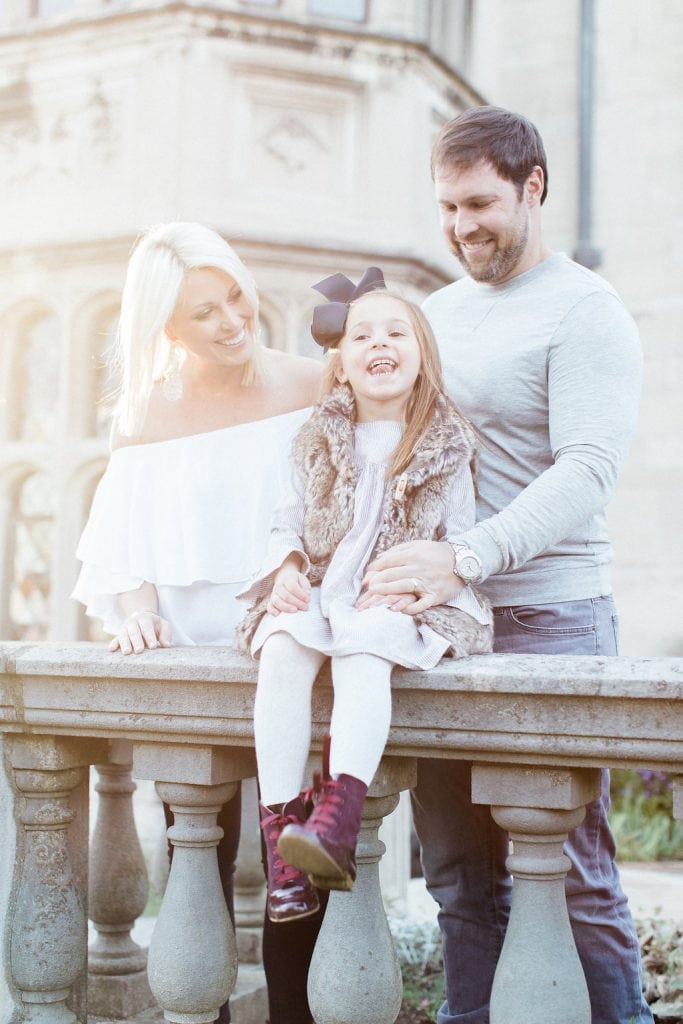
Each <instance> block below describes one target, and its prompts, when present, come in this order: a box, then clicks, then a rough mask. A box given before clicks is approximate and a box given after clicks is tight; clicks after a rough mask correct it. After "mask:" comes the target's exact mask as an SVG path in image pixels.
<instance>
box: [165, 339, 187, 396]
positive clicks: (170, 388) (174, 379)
mask: <svg viewBox="0 0 683 1024" xmlns="http://www.w3.org/2000/svg"><path fill="white" fill-rule="evenodd" d="M182 365H183V361H182V359H181V356H180V346H179V345H172V346H171V354H170V356H169V357H168V363H167V364H166V370H165V372H164V375H163V377H162V378H161V390H162V392H163V395H164V398H165V399H166V401H167V402H177V401H178V399H179V398H182V397H183V379H182V377H181V376H180V367H181V366H182Z"/></svg>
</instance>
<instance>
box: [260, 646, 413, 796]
mask: <svg viewBox="0 0 683 1024" xmlns="http://www.w3.org/2000/svg"><path fill="white" fill-rule="evenodd" d="M326 657H327V655H325V654H321V653H320V651H314V650H312V649H311V648H310V647H303V646H302V645H301V644H300V643H299V642H298V641H297V640H295V639H294V637H292V636H290V635H289V633H272V634H271V635H270V636H269V637H268V639H267V640H266V641H265V643H264V645H263V647H262V649H261V662H260V667H259V676H258V687H257V689H256V701H255V704H254V735H255V738H256V759H257V761H258V776H259V785H260V787H261V801H262V803H264V804H267V805H268V806H271V805H272V804H282V803H286V802H287V801H288V800H292V799H293V798H294V797H295V796H297V794H298V793H299V792H300V791H301V788H302V785H303V777H304V769H305V767H306V760H307V758H308V752H309V747H310V744H311V690H312V688H313V683H314V681H315V677H316V676H317V674H318V672H319V670H320V667H321V665H322V664H323V662H324V661H325V658H326ZM331 661H332V683H333V686H334V707H333V710H332V722H331V725H330V733H331V735H332V742H331V746H330V774H331V775H332V776H333V777H334V776H336V775H342V774H345V775H353V776H354V777H355V778H357V779H361V780H362V781H363V782H364V783H365V784H366V785H368V786H369V785H370V783H371V781H372V778H373V776H374V774H375V772H376V771H377V766H378V765H379V762H380V759H381V757H382V753H383V751H384V747H385V744H386V742H387V737H388V735H389V726H390V725H391V670H392V668H393V664H392V663H391V662H390V661H386V660H385V659H384V658H378V657H377V656H376V655H374V654H348V655H345V656H343V657H332V659H331Z"/></svg>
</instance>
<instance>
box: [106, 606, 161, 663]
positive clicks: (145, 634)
mask: <svg viewBox="0 0 683 1024" xmlns="http://www.w3.org/2000/svg"><path fill="white" fill-rule="evenodd" d="M172 642H173V634H172V630H171V624H170V622H167V621H166V619H162V617H161V615H159V613H158V612H153V611H151V610H150V609H143V610H142V611H139V612H133V613H132V614H131V615H129V616H128V618H127V619H124V621H123V623H122V625H121V629H120V630H119V632H118V633H117V634H116V636H115V637H114V639H113V640H112V641H111V643H110V644H109V650H110V651H120V652H121V654H142V652H143V651H144V650H145V648H149V650H154V649H155V648H157V647H170V646H171V645H172Z"/></svg>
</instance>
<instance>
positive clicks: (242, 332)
mask: <svg viewBox="0 0 683 1024" xmlns="http://www.w3.org/2000/svg"><path fill="white" fill-rule="evenodd" d="M253 329H254V324H253V313H252V309H251V306H250V305H249V303H248V302H247V299H246V296H245V295H244V293H243V292H242V289H241V288H240V286H239V285H238V284H237V282H236V281H235V280H234V279H233V278H232V277H230V275H229V274H226V273H225V272H224V271H222V270H217V269H216V268H215V267H198V268H196V269H193V270H188V272H187V274H186V275H185V280H184V281H183V285H182V288H181V289H180V295H179V296H178V303H177V305H176V308H175V309H174V311H173V315H172V316H171V319H170V320H169V321H168V324H167V325H166V333H167V334H168V336H169V338H170V339H171V341H175V342H177V343H179V344H180V345H182V347H183V348H184V349H185V351H186V352H187V353H188V355H189V356H194V357H195V358H197V359H203V360H207V361H209V362H213V363H217V364H219V365H222V366H243V365H244V364H245V363H246V362H248V361H249V359H250V358H251V356H252V352H253V345H254V339H253Z"/></svg>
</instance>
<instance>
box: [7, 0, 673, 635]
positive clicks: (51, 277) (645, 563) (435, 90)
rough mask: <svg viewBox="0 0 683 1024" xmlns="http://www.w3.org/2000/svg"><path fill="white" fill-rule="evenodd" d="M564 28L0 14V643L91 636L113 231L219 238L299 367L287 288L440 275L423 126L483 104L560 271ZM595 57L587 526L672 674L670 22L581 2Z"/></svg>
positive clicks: (295, 313) (156, 10)
mask: <svg viewBox="0 0 683 1024" xmlns="http://www.w3.org/2000/svg"><path fill="white" fill-rule="evenodd" d="M580 15H581V5H580V3H579V0H572V2H570V3H567V2H565V0H551V2H548V3H544V4H539V3H536V2H532V0H513V2H510V0H486V3H472V2H468V0H437V2H434V3H427V2H426V0H400V2H399V0H372V2H371V0H368V2H367V3H364V2H362V0H360V2H356V0H344V2H343V3H342V2H341V0H317V2H316V0H279V2H277V0H273V2H269V0H260V2H256V0H252V2H241V0H223V2H222V3H220V4H208V3H196V4H195V3H193V4H189V3H154V4H152V3H146V2H143V0H130V2H128V3H125V4H124V3H120V4H105V3H104V2H103V0H4V4H3V5H2V6H0V218H1V219H2V224H3V231H2V240H1V241H0V272H1V274H2V280H3V285H4V287H3V289H2V294H0V392H1V394H0V399H1V401H0V439H1V440H2V450H1V451H0V579H2V581H3V583H4V584H5V585H4V586H3V587H2V588H0V590H1V592H2V593H3V594H4V595H5V596H4V597H2V598H0V636H2V637H7V638H31V637H35V638H42V637H51V638H64V639H73V638H85V637H87V636H88V635H91V636H92V635H96V634H93V633H92V632H89V627H88V625H87V623H86V622H85V621H84V618H83V616H82V614H81V612H80V609H79V608H77V607H76V606H75V605H74V604H73V603H72V602H69V601H68V600H67V599H66V598H67V595H68V593H69V591H70V589H71V587H72V585H73V582H74V579H75V575H76V569H77V567H76V562H75V559H74V555H73V551H74V547H75V543H76V540H77V537H78V535H79V533H80V530H81V528H82V525H83V522H84V518H85V516H86V514H87V508H88V506H89V503H90V499H91V496H92V492H93V489H94V486H95V484H96V481H97V479H98V477H99V475H100V473H101V472H102V469H103V467H104V465H105V462H106V455H107V422H106V408H104V407H103V406H102V405H99V406H96V404H95V403H96V400H97V399H98V398H102V396H103V395H105V394H106V392H107V390H108V387H109V386H110V384H109V381H108V379H107V374H106V371H105V370H104V369H103V363H104V359H105V356H106V351H107V348H108V346H109V345H110V343H111V338H112V334H113V330H114V329H115V321H116V314H117V305H118V298H119V295H120V290H121V286H122V281H123V275H124V269H125V262H126V258H127V255H128V253H129V251H130V247H131V245H132V243H133V241H134V239H135V237H136V235H137V234H138V232H139V231H140V230H141V229H143V228H144V227H146V226H148V225H149V224H151V223H154V222H156V221H160V220H167V219H174V218H183V219H192V220H199V221H204V222H206V223H208V224H211V225H212V226H214V227H216V228H217V229H219V230H220V231H222V232H223V233H224V234H225V235H226V236H227V237H228V238H230V239H231V240H232V241H234V242H235V245H236V247H237V248H238V250H239V251H240V253H241V254H242V255H243V256H244V257H245V259H246V260H247V262H248V263H249V265H250V267H251V269H252V270H253V272H254V275H255V277H256V279H257V282H258V284H259V286H260V289H261V291H262V295H263V318H264V326H265V334H266V337H267V338H268V340H269V343H270V344H272V345H274V346H277V347H280V348H284V349H287V350H290V351H302V352H306V353H308V354H311V352H312V345H311V342H310V339H309V338H308V336H307V322H308V316H309V313H310V310H311V308H312V305H313V303H314V298H313V293H312V292H311V291H310V284H311V282H312V281H314V280H316V279H318V278H319V277H322V276H324V274H325V273H327V272H332V271H334V270H342V271H344V272H346V273H349V274H351V275H354V274H357V273H358V272H359V271H360V270H362V269H363V268H364V267H365V266H367V265H368V264H369V263H371V262H376V263H378V264H380V265H381V266H383V267H384V268H385V271H386V273H387V277H388V279H389V280H390V281H391V282H392V283H394V284H397V285H400V286H401V287H403V288H405V290H406V291H407V292H408V294H410V295H412V296H414V297H417V298H419V297H421V296H423V295H425V294H427V293H428V292H429V291H430V290H432V289H433V288H434V287H437V286H439V285H440V284H441V283H443V282H444V281H446V280H448V279H449V278H450V277H451V276H452V275H453V274H454V273H456V272H457V268H456V267H455V266H454V264H453V261H452V258H451V257H450V256H449V255H448V253H447V252H446V250H445V247H444V246H443V244H442V242H441V240H440V238H439V234H438V229H437V220H436V211H435V209H434V203H433V200H432V194H431V184H430V181H429V174H428V168H427V156H428V152H429V148H430V141H431V139H432V137H433V135H434V133H435V131H436V130H437V129H438V126H439V124H440V123H441V122H442V120H443V119H444V118H446V117H448V116H450V115H452V114H454V113H456V112H457V111H458V110H460V109H462V108H464V107H465V106H467V105H470V104H475V103H479V102H483V101H488V102H494V103H500V104H502V105H505V106H510V107H513V108H516V109H520V110H523V111H524V112H525V113H527V114H528V115H529V116H530V117H531V118H532V119H533V120H535V121H536V123H537V124H538V125H539V127H540V129H541V131H542V133H543V135H544V138H545V140H546V144H547V148H548V151H549V159H550V170H551V195H550V199H549V202H548V205H547V212H546V222H547V231H548V240H549V242H550V244H551V246H553V247H554V248H559V249H564V250H565V251H568V252H570V253H572V252H573V251H574V249H575V246H576V239H577V228H576V220H577V193H578V179H577V145H578V143H577V136H578V127H579V116H578V101H577V95H578V90H579V71H578V47H579V34H580V33H579V29H580ZM663 38H664V39H665V40H666V45H663V44H662V39H663ZM595 40H596V54H597V59H596V79H595V99H594V106H595V127H594V158H593V164H594V178H593V193H594V194H593V208H594V217H593V237H594V242H595V245H596V246H597V247H598V249H599V250H600V251H601V254H602V262H601V264H600V266H599V268H598V269H599V271H600V272H603V273H604V274H605V275H606V277H608V279H609V280H610V281H611V282H612V283H613V284H614V285H615V286H616V287H617V289H618V290H619V291H620V293H621V294H622V296H623V298H624V299H625V301H626V303H627V305H628V306H629V308H630V309H631V310H632V312H633V313H634V315H635V316H636V319H637V320H638V323H639V326H640V329H641V333H642V337H643V343H644V348H645V353H646V386H645V395H644V402H643V414H642V423H641V429H640V433H639V436H638V440H637V442H636V444H635V446H634V451H633V454H632V457H631V459H630V461H629V463H628V465H627V467H626V470H625V473H624V476H623V479H622V482H621V485H620V488H619V491H618V494H617V496H616V498H615V500H614V502H613V506H612V509H611V524H612V533H613V536H614V540H615V547H616V569H615V589H616V592H617V597H618V599H619V603H620V609H621V615H622V626H623V634H624V647H625V650H626V652H628V653H634V654H650V653H652V654H656V653H661V654H666V653H675V652H676V651H678V650H679V649H680V640H679V627H678V617H677V615H676V613H675V609H676V598H677V595H678V593H679V588H680V585H681V583H682V582H683V581H682V580H681V574H682V572H683V568H682V560H681V557H680V545H678V549H676V540H675V538H676V534H675V532H674V501H675V495H676V493H677V490H680V487H679V486H678V485H679V484H680V476H681V473H680V470H681V452H680V446H679V445H678V443H677V438H678V433H679V431H677V430H676V426H677V425H679V426H680V417H681V412H680V402H678V401H675V400H674V387H675V381H676V380H677V378H678V376H679V375H680V369H681V366H680V363H681V354H680V352H678V351H677V349H676V339H677V335H676V332H675V323H676V320H677V317H678V315H679V312H680V307H681V304H682V303H683V295H682V290H681V285H680V279H679V276H678V277H677V276H676V269H675V268H676V264H677V260H676V257H677V255H679V253H678V249H679V248H680V244H681V243H680V235H681V231H680V226H681V216H682V214H681V204H680V201H678V202H677V195H678V193H677V190H676V188H675V183H674V180H673V177H674V174H675V173H676V170H677V168H678V167H679V166H680V156H681V155H682V154H681V153H680V150H681V146H683V143H682V142H681V139H680V133H675V132H674V131H672V130H671V127H670V126H671V125H672V124H673V123H674V116H673V115H674V110H675V108H676V106H677V104H678V102H679V97H680V91H681V82H680V71H679V69H678V63H677V61H676V53H677V52H678V51H679V50H680V45H681V44H682V43H683V12H681V11H680V10H679V9H678V8H677V7H676V5H671V4H670V3H668V2H667V0H654V2H653V3H652V4H650V5H647V7H644V6H643V5H640V4H638V3H636V0H627V2H626V3H618V4H617V3H616V2H614V0H602V2H601V3H598V4H597V7H596V24H595ZM677 44H678V45H677ZM653 67H656V73H653ZM636 126H638V130H637V131H636V130H635V128H636ZM677 157H678V158H679V159H677ZM654 225H656V231H655V229H654ZM645 246H647V249H646V251H647V253H648V256H649V259H642V258H641V253H642V252H643V251H644V247H645ZM643 524H647V525H646V528H645V529H643ZM676 551H677V554H675V552H676ZM643 593H647V594H648V595H650V594H652V595H656V598H655V600H652V599H651V600H649V601H647V602H644V601H643V598H642V595H643Z"/></svg>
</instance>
